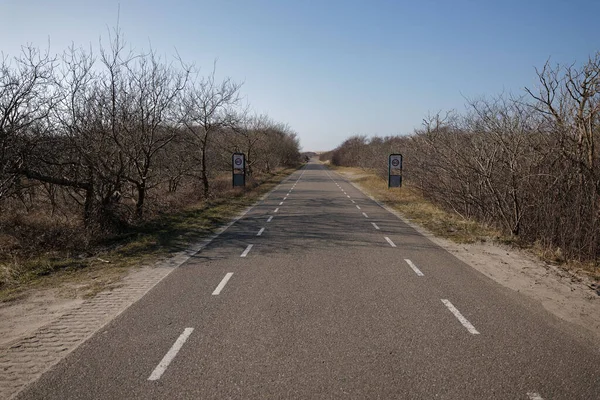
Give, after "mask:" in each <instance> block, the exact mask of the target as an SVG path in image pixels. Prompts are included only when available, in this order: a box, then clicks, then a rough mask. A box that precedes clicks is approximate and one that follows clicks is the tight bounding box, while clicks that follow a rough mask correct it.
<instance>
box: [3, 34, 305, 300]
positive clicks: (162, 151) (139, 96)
mask: <svg viewBox="0 0 600 400" xmlns="http://www.w3.org/2000/svg"><path fill="white" fill-rule="evenodd" d="M241 88H242V84H240V83H238V82H235V81H234V80H232V79H230V78H224V79H223V80H218V79H217V78H216V73H215V70H214V69H213V70H212V72H211V73H209V74H208V75H201V74H200V73H199V72H198V71H197V68H196V67H195V66H192V65H188V64H186V63H185V62H183V61H182V60H180V59H179V58H174V59H171V60H169V59H164V58H161V57H159V56H158V55H157V54H156V53H155V52H154V51H153V50H149V51H145V52H136V51H134V50H132V49H129V47H128V46H127V44H126V43H125V41H124V37H123V34H122V32H120V31H119V30H118V29H116V30H114V31H113V32H111V34H110V35H109V40H108V42H107V44H104V45H101V46H100V48H99V49H98V50H97V51H94V50H93V49H92V48H85V47H75V46H73V47H71V48H69V49H67V50H65V51H64V52H63V53H61V54H56V55H53V54H50V53H49V52H48V51H43V50H40V49H37V48H34V47H31V46H25V47H23V48H22V53H21V54H19V55H16V56H7V55H2V58H0V293H4V295H5V296H4V297H5V298H10V297H14V296H16V293H22V291H23V289H24V288H25V287H30V286H31V285H35V284H38V283H40V282H42V281H44V282H48V281H49V279H51V278H52V277H55V276H59V275H60V276H63V277H64V276H66V275H69V274H71V275H72V274H76V273H77V271H85V273H88V272H89V273H91V274H92V275H94V274H97V271H99V270H104V271H108V270H115V271H116V273H115V275H114V279H113V278H107V279H108V280H110V281H114V280H115V279H117V278H118V276H119V275H120V274H121V272H122V271H120V267H122V266H126V265H132V264H139V263H143V262H146V261H148V257H156V256H162V255H165V254H166V253H168V252H170V251H172V250H173V249H177V248H178V246H185V245H187V244H189V243H191V242H192V241H194V240H197V239H198V238H199V237H202V236H203V235H206V234H207V232H210V231H211V230H212V229H214V228H215V227H216V226H217V225H219V224H221V223H222V222H224V221H226V220H227V219H228V218H230V217H231V216H233V215H234V214H235V213H237V212H239V211H240V210H241V209H242V208H243V207H245V206H247V205H248V204H250V203H251V202H252V201H254V200H256V198H257V196H259V195H260V194H261V193H264V192H265V191H266V190H268V189H269V188H270V187H272V186H273V185H274V184H275V183H276V182H277V181H278V180H280V179H282V177H283V175H282V174H283V173H285V172H286V171H287V172H290V171H291V169H293V168H295V167H297V166H298V165H299V164H300V163H301V162H302V156H301V154H300V152H299V142H298V139H297V137H296V134H295V133H294V132H293V131H292V130H291V129H290V128H289V127H288V126H287V125H285V124H283V123H279V122H276V121H273V120H272V119H270V118H269V117H268V116H266V115H260V116H258V115H254V114H252V113H251V111H250V109H249V107H248V106H247V105H245V104H244V102H243V100H242V95H241ZM234 152H242V153H244V154H245V155H246V161H247V188H246V190H240V189H237V190H233V189H232V188H231V155H232V153H234ZM94 271H96V272H94ZM79 276H83V275H79ZM102 286H103V284H100V285H99V287H102ZM2 296H3V295H2V294H0V299H1V298H2Z"/></svg>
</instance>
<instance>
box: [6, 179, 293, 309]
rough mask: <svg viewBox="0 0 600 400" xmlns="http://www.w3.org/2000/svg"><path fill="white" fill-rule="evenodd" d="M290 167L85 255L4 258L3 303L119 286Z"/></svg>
mask: <svg viewBox="0 0 600 400" xmlns="http://www.w3.org/2000/svg"><path fill="white" fill-rule="evenodd" d="M291 172H293V169H287V170H283V171H280V172H278V173H276V174H274V175H271V176H269V177H268V178H266V179H265V180H264V181H262V182H260V183H259V184H257V185H256V186H255V187H252V188H247V189H246V190H244V191H243V190H231V191H229V192H227V193H226V194H225V195H223V196H221V197H219V198H215V199H211V200H208V201H204V202H200V203H198V204H196V205H194V206H193V207H188V208H186V209H184V210H182V211H178V212H175V213H172V214H163V215H161V216H160V217H158V218H156V219H153V220H151V221H147V222H145V223H143V224H140V225H139V226H135V227H132V228H131V229H130V230H129V231H128V232H127V233H125V234H122V235H120V236H113V237H111V238H109V239H106V240H104V241H102V242H100V243H99V244H98V246H97V247H96V248H95V249H94V251H92V252H88V254H87V255H86V256H85V257H82V256H76V257H74V256H72V255H69V254H61V253H60V252H56V253H54V254H44V255H43V256H39V257H35V258H31V259H28V260H8V261H7V262H3V263H0V268H1V269H2V271H0V272H2V273H3V274H4V275H5V276H10V279H9V280H7V282H6V283H5V284H4V285H3V286H2V287H1V288H0V302H6V301H12V300H16V299H19V298H22V297H24V296H26V295H27V292H28V291H29V290H31V289H46V288H55V289H57V290H58V292H59V294H60V295H62V296H67V297H75V296H84V297H90V296H93V295H95V294H96V293H98V292H100V291H102V290H104V289H107V288H109V287H114V286H115V285H118V283H119V281H120V280H121V279H122V278H123V277H124V276H125V275H126V274H127V273H128V272H129V270H130V269H131V268H135V267H139V266H142V265H148V264H151V263H154V262H156V261H158V260H159V259H161V258H166V257H168V256H169V255H171V254H173V253H176V252H178V251H182V250H184V249H186V248H188V247H189V246H190V245H191V244H193V243H195V242H198V241H200V240H201V239H203V238H205V237H207V236H209V235H210V234H212V233H213V232H214V231H215V230H216V229H217V228H218V227H220V226H222V225H223V224H225V223H227V222H228V221H230V220H231V219H232V218H233V217H235V216H236V215H237V214H239V213H240V212H241V211H242V210H243V209H245V208H246V207H248V206H250V205H252V204H254V203H255V202H256V201H257V200H258V199H259V198H260V197H261V196H262V195H264V194H265V193H267V192H268V191H270V190H271V189H273V188H274V187H275V186H276V185H277V184H279V183H280V182H281V180H282V179H284V178H285V177H286V176H288V175H289V174H290V173H291ZM90 253H93V254H90Z"/></svg>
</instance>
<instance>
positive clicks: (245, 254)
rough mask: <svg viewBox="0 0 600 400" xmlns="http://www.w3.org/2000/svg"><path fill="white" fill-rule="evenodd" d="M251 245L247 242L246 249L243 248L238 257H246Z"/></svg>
mask: <svg viewBox="0 0 600 400" xmlns="http://www.w3.org/2000/svg"><path fill="white" fill-rule="evenodd" d="M252 246H254V245H253V244H249V245H248V247H246V250H244V252H243V253H242V255H240V257H246V256H247V255H248V253H250V249H251V248H252Z"/></svg>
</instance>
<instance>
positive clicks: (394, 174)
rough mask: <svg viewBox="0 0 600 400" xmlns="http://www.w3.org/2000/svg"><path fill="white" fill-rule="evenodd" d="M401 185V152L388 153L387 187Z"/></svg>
mask: <svg viewBox="0 0 600 400" xmlns="http://www.w3.org/2000/svg"><path fill="white" fill-rule="evenodd" d="M401 186H402V154H390V157H389V159H388V188H391V187H401Z"/></svg>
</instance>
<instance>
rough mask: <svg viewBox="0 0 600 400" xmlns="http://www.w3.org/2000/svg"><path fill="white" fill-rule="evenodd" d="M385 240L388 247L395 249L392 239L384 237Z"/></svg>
mask: <svg viewBox="0 0 600 400" xmlns="http://www.w3.org/2000/svg"><path fill="white" fill-rule="evenodd" d="M385 240H387V242H388V243H389V244H390V246H392V247H396V245H395V244H394V242H392V239H390V238H389V237H387V236H386V237H385Z"/></svg>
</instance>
